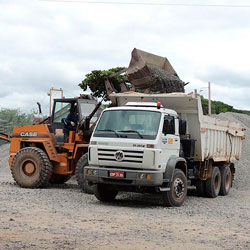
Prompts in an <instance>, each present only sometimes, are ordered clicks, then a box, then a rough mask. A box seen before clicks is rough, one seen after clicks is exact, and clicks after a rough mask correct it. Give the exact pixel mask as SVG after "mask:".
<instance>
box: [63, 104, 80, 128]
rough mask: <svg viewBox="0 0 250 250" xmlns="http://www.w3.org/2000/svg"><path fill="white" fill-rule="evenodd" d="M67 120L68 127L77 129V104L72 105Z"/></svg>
mask: <svg viewBox="0 0 250 250" xmlns="http://www.w3.org/2000/svg"><path fill="white" fill-rule="evenodd" d="M65 122H66V124H67V129H68V130H72V131H76V126H77V122H78V115H77V110H76V106H72V107H71V109H70V113H69V114H68V116H67V118H66V119H65Z"/></svg>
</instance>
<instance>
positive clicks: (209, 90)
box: [208, 82, 212, 115]
mask: <svg viewBox="0 0 250 250" xmlns="http://www.w3.org/2000/svg"><path fill="white" fill-rule="evenodd" d="M211 114H212V106H211V86H210V82H208V115H211Z"/></svg>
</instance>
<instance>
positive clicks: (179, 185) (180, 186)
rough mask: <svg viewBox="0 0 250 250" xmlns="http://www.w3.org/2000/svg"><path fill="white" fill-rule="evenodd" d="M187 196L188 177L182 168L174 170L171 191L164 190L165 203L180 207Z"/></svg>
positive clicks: (168, 205) (169, 205)
mask: <svg viewBox="0 0 250 250" xmlns="http://www.w3.org/2000/svg"><path fill="white" fill-rule="evenodd" d="M186 196H187V178H186V176H185V174H184V173H183V171H181V170H180V169H175V170H174V175H173V180H172V183H171V186H170V191H164V192H163V203H164V205H165V206H167V207H180V206H181V205H182V204H183V202H184V201H185V198H186Z"/></svg>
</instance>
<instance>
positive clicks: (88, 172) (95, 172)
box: [87, 169, 98, 175]
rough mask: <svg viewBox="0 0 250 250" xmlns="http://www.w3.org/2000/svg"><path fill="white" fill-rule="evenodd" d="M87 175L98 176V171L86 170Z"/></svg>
mask: <svg viewBox="0 0 250 250" xmlns="http://www.w3.org/2000/svg"><path fill="white" fill-rule="evenodd" d="M87 175H98V170H92V169H88V170H87Z"/></svg>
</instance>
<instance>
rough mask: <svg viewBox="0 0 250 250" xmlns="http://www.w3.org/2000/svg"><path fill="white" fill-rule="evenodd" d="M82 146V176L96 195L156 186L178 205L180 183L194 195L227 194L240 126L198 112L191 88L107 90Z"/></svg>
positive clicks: (236, 157)
mask: <svg viewBox="0 0 250 250" xmlns="http://www.w3.org/2000/svg"><path fill="white" fill-rule="evenodd" d="M110 99H111V101H112V102H113V105H114V106H116V107H112V108H108V109H106V110H104V111H103V113H102V114H101V116H100V118H99V121H98V123H97V125H96V127H95V129H94V131H93V134H92V137H91V140H90V146H89V149H88V157H89V159H88V160H89V162H88V165H87V166H86V167H85V168H84V175H85V179H86V180H87V181H88V183H89V184H90V185H93V187H94V194H95V196H96V198H97V199H98V200H100V201H103V202H109V201H112V200H114V199H115V197H116V195H117V194H118V192H120V191H125V192H142V193H158V194H159V195H160V197H162V200H163V204H164V205H166V206H181V205H182V204H183V202H184V200H185V198H186V195H187V187H188V186H195V187H196V190H197V192H198V194H199V195H200V196H206V197H211V198H215V197H217V196H218V195H219V194H220V195H227V194H228V193H229V190H230V188H231V186H232V184H233V180H234V174H235V166H234V163H233V162H234V161H235V160H239V158H240V156H241V151H242V141H243V139H244V128H243V127H242V126H241V125H240V124H238V123H235V122H232V121H223V120H219V119H217V118H213V117H210V116H207V115H203V110H202V104H201V98H200V96H199V95H197V94H196V92H193V93H190V94H185V93H171V94H142V93H135V92H128V93H113V94H110Z"/></svg>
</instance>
